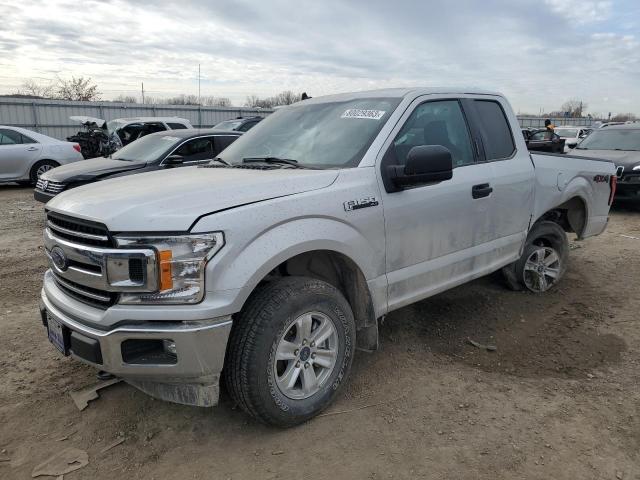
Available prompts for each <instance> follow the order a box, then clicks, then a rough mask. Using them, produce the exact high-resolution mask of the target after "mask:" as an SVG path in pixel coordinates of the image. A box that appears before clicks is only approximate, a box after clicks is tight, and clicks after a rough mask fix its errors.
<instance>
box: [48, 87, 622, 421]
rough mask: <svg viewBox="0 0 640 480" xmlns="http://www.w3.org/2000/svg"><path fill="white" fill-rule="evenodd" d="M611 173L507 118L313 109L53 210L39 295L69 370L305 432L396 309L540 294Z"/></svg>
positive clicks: (395, 108)
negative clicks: (476, 292) (224, 401)
mask: <svg viewBox="0 0 640 480" xmlns="http://www.w3.org/2000/svg"><path fill="white" fill-rule="evenodd" d="M615 186H616V177H615V167H614V165H613V164H612V163H610V162H608V161H599V160H596V159H582V158H579V157H572V156H566V155H563V156H561V157H559V156H553V155H538V154H530V153H529V152H528V151H527V147H526V145H525V141H524V139H523V137H522V135H521V134H520V129H519V126H518V121H517V119H516V117H515V115H514V113H513V111H512V109H511V107H510V106H509V103H508V102H507V101H506V100H505V98H504V97H503V96H501V95H499V94H494V93H489V92H475V93H472V92H468V91H460V92H456V91H454V90H452V89H446V88H445V89H389V90H379V91H370V92H359V93H350V94H341V95H332V96H326V97H316V98H313V99H310V100H305V101H304V102H300V103H297V104H294V105H291V106H288V107H285V108H282V109H279V110H278V111H276V112H275V113H273V114H272V115H270V116H269V117H267V118H266V119H265V120H263V121H262V122H260V123H259V124H258V125H257V126H256V127H254V128H253V129H252V130H250V131H249V132H248V133H246V134H245V135H244V136H243V137H242V138H240V139H238V140H237V141H236V142H235V143H233V144H232V145H231V146H230V147H229V148H227V149H226V150H225V151H224V152H223V153H221V154H220V156H219V157H218V158H216V159H214V160H213V161H212V162H211V163H210V164H208V165H206V166H200V167H187V168H183V169H180V170H178V171H172V172H162V171H158V172H150V173H144V174H141V175H136V176H131V177H123V178H119V179H113V180H106V181H104V182H100V183H97V184H94V185H87V186H82V187H79V188H76V189H73V190H71V191H68V192H63V193H62V194H60V195H59V196H56V197H55V198H54V199H52V200H51V201H50V202H49V203H48V204H47V206H46V217H47V218H46V228H45V231H44V244H45V250H46V254H47V256H48V259H49V263H50V269H49V270H48V271H47V272H46V273H45V276H44V286H43V289H42V295H41V312H42V321H43V323H44V324H45V325H46V327H47V332H48V337H49V340H50V341H51V343H52V344H53V345H55V347H57V348H58V349H59V350H60V351H61V352H63V353H64V354H65V355H69V354H70V355H72V356H73V357H75V358H77V359H78V360H81V361H84V362H86V363H89V364H90V365H93V366H95V367H96V368H99V369H100V370H104V371H106V372H109V373H112V374H113V375H116V376H118V377H121V378H123V379H124V380H125V381H126V382H128V383H129V384H131V385H133V386H135V387H137V388H139V389H141V390H143V391H144V392H147V393H148V394H150V395H152V396H154V397H157V398H161V399H165V400H169V401H173V402H178V403H182V404H188V405H198V406H212V405H215V404H216V403H217V401H218V392H219V382H220V381H224V382H225V384H226V387H227V390H228V392H229V394H230V395H231V396H232V397H233V399H234V400H235V401H236V402H237V403H238V404H239V405H240V406H241V407H242V408H243V409H244V410H245V411H246V412H248V413H249V414H250V415H252V416H253V417H255V418H257V419H259V420H261V421H263V422H266V423H269V424H273V425H278V426H289V425H294V424H298V423H300V422H303V421H305V420H307V419H309V418H311V417H313V416H314V415H317V414H318V412H320V411H321V410H322V409H324V408H326V407H327V405H329V404H330V402H331V401H332V400H333V399H334V397H335V396H336V394H337V393H338V391H339V390H340V387H341V385H342V384H343V383H345V381H346V379H347V378H348V376H349V371H350V368H351V364H352V361H353V358H354V355H355V352H356V350H357V349H363V350H375V349H376V348H377V346H378V322H379V320H380V319H382V318H383V317H384V316H385V314H387V313H388V312H390V311H392V310H396V309H398V308H401V307H403V306H405V305H409V304H411V303H413V302H416V301H419V300H422V299H424V298H427V297H429V296H431V295H435V294H437V293H439V292H442V291H444V290H447V289H449V288H452V287H454V286H456V285H460V284H462V283H464V282H468V281H470V280H472V279H474V278H478V277H480V276H483V275H487V274H489V273H491V272H494V271H497V270H500V269H502V270H503V271H504V274H505V278H506V283H507V285H508V286H509V287H511V288H514V289H526V290H530V291H531V292H535V293H541V292H544V291H546V290H548V289H550V288H553V287H554V285H556V283H557V282H558V281H560V279H561V278H562V276H563V273H564V272H565V270H566V268H567V262H568V255H569V251H568V243H567V236H566V232H574V233H575V234H576V235H577V236H578V237H579V238H586V237H590V236H592V235H597V234H599V233H601V232H602V231H603V230H604V229H605V227H606V225H607V219H608V212H609V206H610V204H611V201H612V198H613V194H614V190H615Z"/></svg>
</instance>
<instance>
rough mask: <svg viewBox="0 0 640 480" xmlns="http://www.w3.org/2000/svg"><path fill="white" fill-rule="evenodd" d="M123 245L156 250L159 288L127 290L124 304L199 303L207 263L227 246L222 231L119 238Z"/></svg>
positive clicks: (123, 297)
mask: <svg viewBox="0 0 640 480" xmlns="http://www.w3.org/2000/svg"><path fill="white" fill-rule="evenodd" d="M116 240H117V242H118V246H119V247H141V246H145V247H152V248H154V249H155V250H156V252H157V253H156V262H157V265H158V268H157V270H158V275H159V278H158V285H159V290H158V291H157V292H153V293H130V292H128V293H123V294H121V296H120V303H126V304H134V303H135V304H140V303H146V304H150V303H198V302H199V301H200V300H202V297H203V295H204V270H205V266H206V264H207V262H208V261H209V260H210V259H211V258H212V257H213V256H214V255H215V254H216V253H217V252H218V251H219V250H220V249H221V248H222V246H223V245H224V235H223V234H222V232H213V233H200V234H194V235H178V236H157V237H155V236H154V237H151V236H149V237H139V238H133V237H126V236H123V237H117V238H116Z"/></svg>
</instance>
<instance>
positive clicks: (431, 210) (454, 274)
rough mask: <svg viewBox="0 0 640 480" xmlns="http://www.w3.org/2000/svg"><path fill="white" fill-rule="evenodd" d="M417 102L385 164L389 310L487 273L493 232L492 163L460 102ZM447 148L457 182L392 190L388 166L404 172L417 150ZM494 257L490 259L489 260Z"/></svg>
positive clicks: (396, 132) (382, 168) (390, 143)
mask: <svg viewBox="0 0 640 480" xmlns="http://www.w3.org/2000/svg"><path fill="white" fill-rule="evenodd" d="M431 98H433V97H432V96H430V97H429V100H427V101H425V100H424V99H423V100H422V101H420V99H418V100H416V101H415V102H414V103H413V104H412V106H411V107H410V108H409V109H408V110H407V112H405V114H404V116H403V118H402V119H401V121H400V122H399V123H398V126H396V128H395V129H394V132H393V133H392V135H391V137H392V140H390V141H388V142H387V145H386V147H384V148H386V151H385V153H384V156H383V158H382V161H381V162H380V163H381V164H380V170H379V174H380V175H381V180H382V184H383V185H385V183H386V186H383V187H382V188H381V190H382V199H383V202H382V204H383V208H384V219H385V233H386V270H387V280H388V302H389V303H388V308H389V311H391V310H394V309H397V308H400V307H402V306H404V305H408V304H410V303H413V302H415V301H417V300H420V299H422V298H426V297H428V296H430V295H433V294H435V293H437V292H440V291H443V290H446V289H447V288H450V287H452V286H454V285H457V284H460V283H463V282H465V281H467V280H469V279H470V278H472V277H473V276H474V275H476V274H478V272H481V271H483V267H486V263H487V262H488V261H489V260H487V259H486V258H485V257H486V256H487V255H486V254H487V250H488V249H490V242H491V241H492V240H493V239H494V236H495V235H494V234H493V233H492V230H491V228H490V227H491V219H490V215H491V205H492V196H491V187H490V184H491V180H492V166H491V164H490V163H478V161H477V159H478V156H477V155H478V152H477V150H476V145H475V143H474V141H473V136H472V133H471V130H470V127H469V124H468V122H467V118H466V116H465V114H464V110H463V107H462V102H461V101H460V99H458V98H440V99H437V100H431ZM419 145H442V146H444V147H446V148H447V149H449V151H450V152H451V155H452V160H453V177H452V178H451V179H450V180H445V181H442V182H439V183H430V184H422V185H416V186H413V187H411V188H408V189H404V190H400V191H389V190H390V188H389V187H388V181H387V180H386V179H385V173H384V172H385V169H386V168H387V166H388V165H403V164H404V163H405V162H406V158H407V154H408V153H409V151H410V150H411V148H412V147H414V146H419ZM489 256H490V254H489Z"/></svg>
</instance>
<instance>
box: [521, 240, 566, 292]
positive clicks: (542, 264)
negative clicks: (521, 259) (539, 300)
mask: <svg viewBox="0 0 640 480" xmlns="http://www.w3.org/2000/svg"><path fill="white" fill-rule="evenodd" d="M560 268H561V265H560V256H559V255H558V253H557V252H556V251H555V250H554V249H553V248H551V247H539V248H537V249H536V250H534V251H533V252H532V253H531V255H529V258H527V261H526V263H525V265H524V272H523V276H524V284H525V285H526V287H527V288H528V289H529V290H531V291H532V292H536V293H541V292H545V291H547V290H549V289H550V288H551V287H552V286H553V285H554V284H555V283H556V281H557V280H558V277H559V275H560Z"/></svg>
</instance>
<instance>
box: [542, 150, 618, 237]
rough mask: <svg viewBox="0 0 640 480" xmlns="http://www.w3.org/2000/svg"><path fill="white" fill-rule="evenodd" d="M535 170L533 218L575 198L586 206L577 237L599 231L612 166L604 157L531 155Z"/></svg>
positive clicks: (606, 208)
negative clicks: (585, 216)
mask: <svg viewBox="0 0 640 480" xmlns="http://www.w3.org/2000/svg"><path fill="white" fill-rule="evenodd" d="M531 158H532V161H533V164H534V167H535V171H536V189H535V202H534V209H533V218H532V220H533V222H535V221H536V220H537V219H539V218H540V217H541V216H542V215H544V214H545V213H546V212H548V211H549V210H553V209H554V208H556V207H558V206H560V205H562V204H563V203H565V202H567V201H569V200H571V199H573V198H579V199H580V200H581V201H582V202H583V204H584V205H585V208H586V215H587V218H586V222H585V226H584V228H583V229H582V232H576V234H577V235H578V236H579V237H580V238H586V237H590V236H593V235H598V234H599V233H601V232H602V231H603V230H604V228H605V227H606V224H607V218H608V214H609V195H610V192H611V189H610V182H609V179H610V177H611V175H615V166H614V164H613V163H611V162H608V161H601V160H593V159H586V158H582V157H575V156H571V155H545V154H536V153H534V154H532V155H531ZM533 222H532V223H533Z"/></svg>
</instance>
